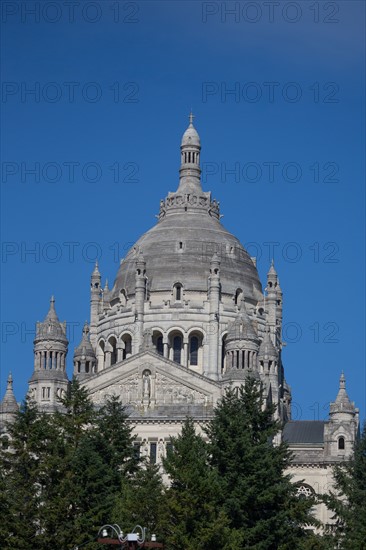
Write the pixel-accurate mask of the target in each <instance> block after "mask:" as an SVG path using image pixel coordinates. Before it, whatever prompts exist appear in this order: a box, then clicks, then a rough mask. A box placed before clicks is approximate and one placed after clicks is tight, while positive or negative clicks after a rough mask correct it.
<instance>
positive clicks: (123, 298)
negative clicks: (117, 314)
mask: <svg viewBox="0 0 366 550" xmlns="http://www.w3.org/2000/svg"><path fill="white" fill-rule="evenodd" d="M119 301H120V303H121V306H122V307H126V304H127V296H126V291H125V289H124V288H123V289H122V290H120V292H119Z"/></svg>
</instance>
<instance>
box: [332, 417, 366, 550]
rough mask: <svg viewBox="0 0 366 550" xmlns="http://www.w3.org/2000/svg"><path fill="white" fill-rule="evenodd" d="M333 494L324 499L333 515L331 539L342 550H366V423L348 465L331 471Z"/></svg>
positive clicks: (336, 467) (346, 463)
mask: <svg viewBox="0 0 366 550" xmlns="http://www.w3.org/2000/svg"><path fill="white" fill-rule="evenodd" d="M334 480H335V489H336V492H332V493H331V494H330V495H329V496H328V495H327V496H324V501H325V503H326V504H327V506H328V507H329V508H330V509H331V510H333V511H334V512H335V516H334V519H335V538H336V541H337V544H338V547H340V548H341V549H342V550H366V422H365V424H364V426H363V431H362V434H361V437H360V439H359V440H358V441H357V442H356V445H355V449H354V454H353V457H352V458H351V460H350V461H349V462H345V463H343V464H340V465H337V466H335V468H334Z"/></svg>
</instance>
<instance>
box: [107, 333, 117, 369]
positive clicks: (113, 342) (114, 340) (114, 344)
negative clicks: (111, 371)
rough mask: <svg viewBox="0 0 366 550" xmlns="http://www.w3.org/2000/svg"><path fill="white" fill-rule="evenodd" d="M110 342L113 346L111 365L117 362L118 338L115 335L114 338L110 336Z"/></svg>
mask: <svg viewBox="0 0 366 550" xmlns="http://www.w3.org/2000/svg"><path fill="white" fill-rule="evenodd" d="M108 342H109V343H110V345H111V347H112V352H111V365H115V364H116V363H117V340H116V339H115V338H114V336H113V337H112V338H110V339H109V340H108Z"/></svg>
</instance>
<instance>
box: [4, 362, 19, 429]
mask: <svg viewBox="0 0 366 550" xmlns="http://www.w3.org/2000/svg"><path fill="white" fill-rule="evenodd" d="M18 410H19V407H18V403H17V400H16V399H15V395H14V391H13V377H12V375H11V372H10V373H9V376H8V381H7V384H6V392H5V395H4V398H3V400H2V401H1V403H0V434H1V433H2V432H4V431H5V432H6V423H7V422H11V421H12V420H13V418H14V415H15V414H16V413H17V412H18Z"/></svg>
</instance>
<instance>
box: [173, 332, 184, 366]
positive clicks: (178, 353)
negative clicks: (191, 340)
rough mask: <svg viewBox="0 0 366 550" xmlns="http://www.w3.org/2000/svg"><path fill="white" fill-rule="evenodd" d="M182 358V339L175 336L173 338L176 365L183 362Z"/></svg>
mask: <svg viewBox="0 0 366 550" xmlns="http://www.w3.org/2000/svg"><path fill="white" fill-rule="evenodd" d="M181 357H182V337H181V336H174V338H173V361H175V362H176V363H180V362H181Z"/></svg>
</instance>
